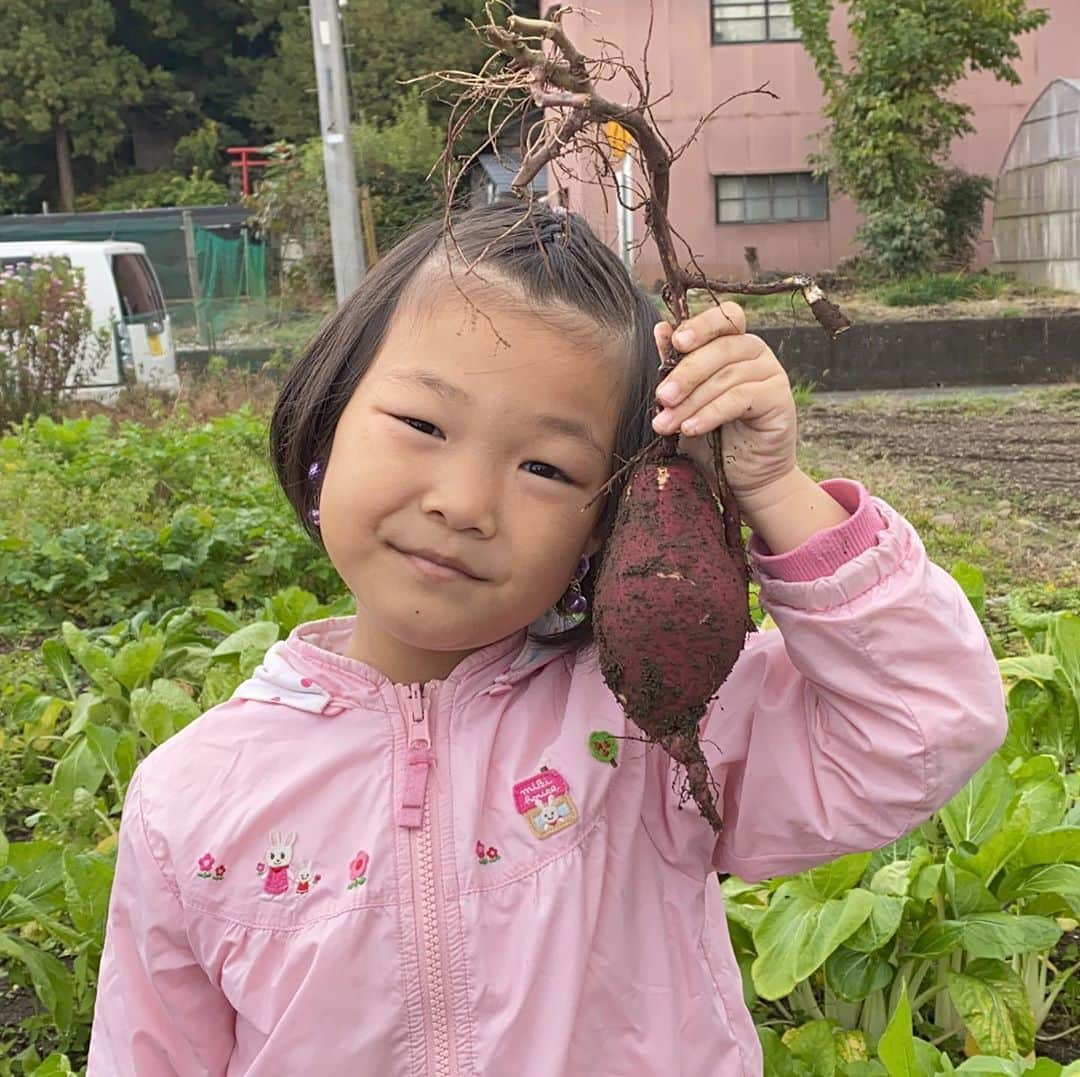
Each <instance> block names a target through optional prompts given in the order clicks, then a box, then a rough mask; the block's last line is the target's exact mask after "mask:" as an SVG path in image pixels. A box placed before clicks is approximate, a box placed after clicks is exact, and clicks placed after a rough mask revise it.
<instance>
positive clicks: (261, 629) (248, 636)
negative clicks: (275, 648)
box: [213, 621, 278, 658]
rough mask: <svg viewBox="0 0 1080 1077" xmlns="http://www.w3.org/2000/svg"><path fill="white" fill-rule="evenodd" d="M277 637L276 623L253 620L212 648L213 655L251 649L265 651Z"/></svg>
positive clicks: (239, 652)
mask: <svg viewBox="0 0 1080 1077" xmlns="http://www.w3.org/2000/svg"><path fill="white" fill-rule="evenodd" d="M277 638H278V626H277V625H276V624H273V623H272V622H270V621H255V622H253V623H252V624H249V625H245V626H244V627H243V628H241V629H239V630H238V631H236V632H233V633H232V635H230V636H227V637H226V638H225V639H223V640H222V641H221V642H220V643H219V644H218V645H217V646H216V647H215V648H214V651H213V655H214V657H215V658H221V657H222V656H223V655H229V654H243V653H245V652H247V651H251V650H258V651H260V652H265V651H266V650H267V648H268V647H270V645H271V644H273V643H276V642H277Z"/></svg>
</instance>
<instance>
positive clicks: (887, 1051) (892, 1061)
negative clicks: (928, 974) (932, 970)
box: [878, 984, 922, 1077]
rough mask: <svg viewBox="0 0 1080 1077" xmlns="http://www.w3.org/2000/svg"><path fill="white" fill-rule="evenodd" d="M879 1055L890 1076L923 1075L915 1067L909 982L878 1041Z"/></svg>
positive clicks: (917, 1076) (910, 1076) (919, 1076)
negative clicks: (908, 990) (908, 991)
mask: <svg viewBox="0 0 1080 1077" xmlns="http://www.w3.org/2000/svg"><path fill="white" fill-rule="evenodd" d="M878 1057H879V1058H880V1059H881V1061H882V1062H883V1063H884V1064H885V1069H886V1070H888V1073H889V1077H922V1075H921V1074H920V1072H919V1070H917V1069H916V1068H915V1037H914V1036H913V1034H912V1031H911V1004H910V1002H909V1001H908V993H907V984H904V986H903V989H902V990H901V992H900V1000H899V1002H897V1004H896V1009H895V1010H894V1011H893V1015H892V1017H891V1018H889V1023H888V1025H886V1027H885V1031H884V1032H883V1033H882V1034H881V1039H880V1040H879V1041H878Z"/></svg>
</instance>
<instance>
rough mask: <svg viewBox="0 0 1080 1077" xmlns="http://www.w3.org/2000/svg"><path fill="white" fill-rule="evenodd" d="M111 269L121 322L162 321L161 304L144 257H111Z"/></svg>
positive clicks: (156, 285) (163, 302)
mask: <svg viewBox="0 0 1080 1077" xmlns="http://www.w3.org/2000/svg"><path fill="white" fill-rule="evenodd" d="M112 267H113V279H114V280H115V281H116V290H117V291H118V292H119V293H120V307H121V310H122V312H123V315H124V317H125V318H146V317H153V318H162V317H164V315H165V300H164V299H163V298H162V295H161V289H160V288H159V287H158V282H157V277H155V276H154V270H153V268H152V267H151V265H150V262H149V261H148V260H147V258H146V256H145V255H142V254H114V255H113V258H112Z"/></svg>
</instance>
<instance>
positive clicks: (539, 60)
mask: <svg viewBox="0 0 1080 1077" xmlns="http://www.w3.org/2000/svg"><path fill="white" fill-rule="evenodd" d="M496 4H498V5H499V7H500V10H508V9H507V8H506V5H505V4H501V3H500V0H488V2H487V4H486V5H485V12H486V15H487V18H488V22H487V24H485V25H483V26H475V27H474V28H475V29H476V31H477V33H478V34H479V35H480V36H481V37H483V38H484V39H485V40H486V41H487V42H488V44H489V45H491V46H492V48H493V49H494V50H495V51H494V54H493V56H492V57H490V58H489V60H488V61H487V62H486V63H485V64H484V65H483V67H482V69H481V72H480V74H479V75H475V76H474V75H469V74H464V73H462V72H453V71H444V72H439V73H438V74H437V75H436V76H434V77H437V78H441V79H443V80H444V81H448V82H451V83H454V84H456V85H458V86H460V87H462V88H463V89H462V93H461V94H460V96H459V99H458V102H457V103H455V113H454V114H455V115H458V109H459V107H460V108H461V109H462V110H463V116H464V118H463V119H460V118H459V122H458V123H457V124H456V129H457V131H460V130H461V129H462V128H463V125H464V123H466V122H468V120H469V118H470V117H471V116H473V115H474V114H475V112H476V110H477V109H479V108H481V107H483V106H484V104H489V107H490V109H491V116H493V115H494V113H495V111H496V110H497V109H498V108H499V107H500V106H505V104H506V102H508V101H511V100H514V99H515V97H517V96H519V95H520V96H521V97H523V98H525V99H531V101H532V102H533V104H535V105H536V106H537V107H539V108H541V109H544V110H545V111H546V112H547V115H546V116H545V119H544V120H543V121H542V122H541V123H539V124H538V125H537V126H536V128H534V129H531V130H530V132H529V136H528V139H525V138H524V137H523V138H522V160H521V166H520V167H519V168H518V170H517V172H516V174H515V175H514V178H513V180H512V182H511V189H512V190H513V192H514V193H515V194H516V195H518V196H519V197H520V198H522V200H523V202H528V201H530V200H531V186H530V185H531V183H532V180H533V179H534V178H535V177H536V175H537V174H538V173H539V172H540V170H541V169H542V168H544V167H545V166H548V165H550V166H551V167H552V170H553V172H554V171H555V169H556V167H561V169H562V171H563V172H564V174H566V175H571V176H572V175H573V173H572V172H571V170H570V169H569V168H568V167H567V165H566V163H565V160H564V159H565V158H566V157H567V156H568V155H571V154H575V153H581V154H583V155H584V156H585V158H586V159H591V160H593V161H599V164H598V166H597V171H598V173H599V174H604V173H607V174H608V175H612V174H613V170H612V168H611V164H610V161H609V160H608V156H607V154H606V153H605V152H604V150H603V148H602V142H601V138H600V137H599V129H600V128H601V127H602V125H603V124H605V123H607V122H608V121H611V120H614V121H616V122H617V123H619V124H621V125H622V126H623V127H624V128H626V129H627V130H628V131H629V132H630V134H631V135H632V136H633V140H634V147H633V149H632V151H631V150H628V151H627V152H634V153H635V154H636V156H637V157H638V159H639V161H640V162H641V165H642V168H643V171H644V173H645V188H644V190H643V191H642V192H641V202H640V203H639V205H640V206H641V208H643V209H644V213H645V224H646V229H647V231H648V233H649V234H651V236H652V238H653V241H654V242H655V244H656V249H657V252H658V254H659V256H660V264H661V266H662V267H663V272H664V278H665V282H666V283H665V284H664V287H663V289H662V291H663V297H664V300H665V302H666V303H667V304H668V307H669V308H670V310H671V312H672V314H673V315H674V317H675V319H676V321H677V322H682V321H685V320H686V319H687V318H689V316H690V308H689V301H688V296H687V293H688V292H689V291H690V290H691V289H695V288H696V289H704V290H706V291H708V292H709V293H710V295H712V296H713V298H714V300H716V301H717V302H719V300H718V299H717V296H718V294H724V293H727V294H734V295H771V294H775V293H780V292H790V293H792V294H794V293H796V292H798V293H800V294H801V295H802V296H803V298H804V299H805V300H806V302H807V304H808V305H809V306H810V309H811V311H812V312H813V314H814V317H815V318H816V319H817V320H818V322H819V323H820V324H821V325H822V326H823V327H824V328H825V330H826V331H827V332H828V333H829V335H830V336H831V337H834V338H835V337H836V336H838V335H839V334H840V333H842V332H844V331H845V330H846V329H848V328H849V327H850V324H851V323H850V322H849V321H848V320H847V318H846V317H844V315H843V313H842V312H841V311H840V309H839V308H838V307H837V306H836V305H835V304H833V303H831V302H830V301H829V300H828V299H827V298H826V297H825V294H824V293H823V292H822V290H821V289H820V288H819V287H818V285H817V284H816V283H815V281H814V280H813V278H812V277H809V276H805V275H802V274H797V275H793V276H790V277H785V278H784V279H783V280H779V281H774V282H771V283H768V284H761V283H756V282H748V283H743V282H736V281H722V280H715V279H713V278H710V277H709V276H707V275H706V273H705V272H704V271H703V270H702V267H701V266H700V265H699V264H698V261H697V258H696V256H695V255H694V253H693V251H692V250H691V249H690V247H689V244H687V243H686V241H685V240H684V239H683V238H682V237H681V236H679V235H678V233H677V232H676V231H675V229H674V228H673V227H672V225H671V221H670V218H669V216H668V199H669V193H670V173H671V165H672V163H673V162H674V161H675V160H677V159H678V158H679V157H680V156H681V155H682V153H683V152H684V151H685V150H686V148H687V146H688V145H689V144H690V143H691V142H693V140H694V139H695V138H696V137H697V135H698V134H699V133H700V131H701V130H702V128H703V127H704V126H705V124H707V123H708V122H709V120H710V119H712V117H713V116H715V115H716V113H717V112H718V111H719V110H720V109H722V108H723V107H724V106H725V105H727V104H730V102H732V101H734V100H736V99H737V98H740V97H744V96H747V95H750V94H762V95H765V96H768V97H773V98H776V96H777V95H776V94H775V93H773V92H772V91H771V90H770V89H768V84H767V83H763V84H762V85H760V86H758V87H756V88H755V89H752V90H742V91H739V92H738V93H734V94H732V95H731V96H729V97H728V98H726V99H725V100H724V101H721V102H720V104H718V105H716V106H715V107H714V108H712V109H710V110H709V111H708V112H707V113H706V114H705V115H704V116H702V117H701V118H700V119H699V120H698V122H697V124H696V126H695V128H694V130H693V132H692V133H691V135H690V138H689V139H688V140H687V141H686V142H685V143H683V145H681V146H680V147H679V148H678V149H673V148H672V146H671V144H670V143H669V142H668V141H667V139H666V138H664V136H663V135H662V133H661V132H660V128H659V125H658V124H657V123H656V120H655V116H654V114H653V111H652V110H653V106H654V105H655V104H656V101H655V100H650V94H651V86H650V78H649V69H648V60H647V47H648V41H651V38H652V26H653V8H652V4H651V3H650V5H649V11H650V17H649V32H648V38H647V43H646V56H645V57H643V59H642V68H643V71H644V78H642V77H641V76H639V75H638V73H637V72H636V71H635V70H634V69H633V68H632V67H630V66H629V65H628V64H627V63H626V62H625V60H624V58H623V57H622V54H621V53H620V52H618V50H617V49H614V47H613V46H612V48H613V49H614V55H611V56H609V55H608V54H607V53H606V52H605V51H604V49H605V48H606V47H607V46H609V45H610V43H609V42H606V41H603V40H600V41H599V44H600V46H601V54H600V56H599V57H589V56H586V55H585V54H584V53H582V52H581V51H580V50H579V49H578V47H577V46H576V45H575V44H574V43H573V42H572V41H571V40H570V38H569V36H568V35H567V33H566V31H565V30H564V28H563V25H562V20H563V17H564V16H565V15H567V14H568V13H570V12H572V11H573V10H574V9H573V8H569V7H560V8H555V9H553V10H552V11H551V12H550V13H549V16H548V17H547V18H540V19H532V18H524V17H522V16H519V15H514V14H510V15H509V16H508V17H507V19H506V24H505V26H502V25H499V24H498V23H497V22H496V19H495V15H494V10H495V6H496ZM545 46H547V47H548V49H547V51H545ZM496 58H500V59H501V63H502V66H501V67H500V66H499V65H498V64H497V63H496V62H495V61H496ZM617 74H622V75H624V76H625V77H627V78H628V80H629V81H630V83H631V85H632V86H633V87H634V89H635V91H636V93H637V101H636V102H617V101H613V100H610V99H608V98H607V97H605V96H603V95H602V94H601V93H600V92H598V90H597V83H598V82H602V81H608V80H610V79H612V78H614V77H615V76H616V75H617ZM454 126H455V125H453V124H452V131H451V138H450V139H449V140H448V143H447V148H446V151H445V152H444V154H443V164H444V167H445V169H446V175H447V186H448V194H449V197H448V198H447V215H448V218H449V213H450V209H449V207H450V205H451V204H452V203H453V201H454V197H453V196H454V194H455V191H456V185H457V182H458V181H459V180H460V177H461V175H462V172H461V171H460V170H458V171H456V172H455V158H454V145H455V137H454V130H453V128H454ZM490 128H491V120H490V117H489V130H490ZM537 128H538V129H537ZM534 136H535V137H534ZM601 189H602V190H604V191H605V197H606V185H605V184H603V183H601ZM636 194H637V192H636V191H635V192H630V193H628V194H627V195H626V196H625V198H626V201H627V202H628V203H632V204H633V203H636V199H635V197H634V195H636ZM619 198H620V200H622V199H623V196H622V195H621V194H620V195H619ZM633 208H638V204H635V205H634V207H633ZM676 241H678V242H680V243H681V244H682V246H683V247H685V248H686V251H687V255H688V260H689V263H690V265H691V266H692V267H693V268H692V270H691V269H687V268H684V267H683V266H682V265H681V264H680V262H679V259H678V256H677V254H676ZM459 253H460V252H459ZM475 264H476V263H475V262H474V263H473V266H471V267H469V269H470V270H471V269H473V268H474V267H475ZM680 358H681V356H680V355H679V353H678V352H676V351H675V350H674V348H672V347H671V346H670V345H669V347H668V349H667V354H665V355H664V356H663V358H662V360H661V363H660V368H659V373H660V374H661V375H663V374H666V373H667V372H669V371H670V370H672V369H673V368H674V367H675V366H676V364H677V363H678V362H679V360H680ZM659 411H660V405H659V404H657V405H655V410H654V414H655V413H658V412H659ZM660 442H663V450H662V451H663V453H664V454H665V455H672V454H674V453H675V452H676V451H677V445H678V436H677V435H672V436H668V437H664V438H654V439H653V440H652V441H651V442H650V443H649V445H648V446H647V447H646V448H645V449H643V450H642V451H641V452H640V453H638V454H637V455H636V456H635V457H634V458H633V459H631V460H630V461H628V462H627V463H626V464H624V465H623V466H622V467H621V468H620V469H619V470H618V471H616V473H615V475H613V476H612V478H611V479H610V480H609V481H608V482H607V483H605V485H604V486H603V487H601V489H600V491H598V493H597V495H596V497H594V498H593V499H592V500H590V502H589V504H588V505H587V506H586V508H588V507H589V506H591V505H592V504H593V503H594V502H595V501H596V498H597V497H600V496H601V495H602V494H604V493H605V492H607V491H608V490H610V488H611V487H612V486H613V485H614V483H615V482H616V481H617V480H618V479H619V478H620V477H621V476H622V475H623V474H624V473H625V472H626V471H627V470H628V469H630V468H632V467H633V466H634V464H635V463H637V462H638V461H639V460H640V459H641V458H642V457H644V456H645V455H647V454H648V453H649V452H650V451H652V450H654V449H655V448H656V446H657V444H658V443H660ZM712 446H713V456H714V461H715V464H716V470H717V479H718V484H719V490H720V500H721V504H722V506H723V509H724V522H725V531H726V532H727V533H728V535H729V541H730V538H731V535H732V534H734V536H735V539H736V540H737V538H738V530H739V519H738V507H737V502H736V500H735V498H734V497H733V496H732V495H731V491H730V488H729V487H728V484H727V481H726V478H725V476H724V466H723V459H722V456H721V452H720V442H719V438H718V437H716V438H713V441H712Z"/></svg>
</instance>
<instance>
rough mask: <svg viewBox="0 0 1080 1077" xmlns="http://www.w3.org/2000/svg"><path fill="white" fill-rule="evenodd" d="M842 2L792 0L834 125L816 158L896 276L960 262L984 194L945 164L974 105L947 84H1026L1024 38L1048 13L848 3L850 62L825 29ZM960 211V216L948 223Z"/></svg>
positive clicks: (963, 1) (984, 5) (904, 2)
mask: <svg viewBox="0 0 1080 1077" xmlns="http://www.w3.org/2000/svg"><path fill="white" fill-rule="evenodd" d="M834 7H835V0H792V5H791V9H792V15H793V17H794V19H795V23H796V25H797V26H798V27H799V29H800V31H801V32H802V41H803V45H804V46H805V48H806V49H807V51H808V52H809V53H810V56H811V58H812V59H813V61H814V66H815V68H816V69H817V73H818V77H819V78H820V80H821V83H822V87H823V88H824V91H825V98H826V104H825V115H826V118H827V120H828V129H827V133H826V136H825V142H824V145H823V148H822V152H821V153H820V154H819V155H818V156H817V157H816V158H815V163H816V165H817V167H818V168H819V169H821V170H822V171H827V172H828V173H829V178H830V180H831V181H832V183H833V184H834V186H835V188H836V189H837V190H840V191H844V192H845V193H847V194H849V195H851V196H852V198H854V199H855V201H856V202H857V203H858V205H859V208H860V209H861V210H862V211H863V213H864V214H865V215H866V217H867V225H866V227H865V228H864V229H863V230H862V232H861V233H860V235H861V238H862V240H863V243H864V244H865V245H866V248H867V251H868V253H869V254H870V255H871V256H872V257H873V258H875V259H878V260H880V261H881V262H882V265H883V268H885V270H886V271H887V272H888V273H892V274H896V273H903V272H911V271H913V270H923V271H925V270H927V269H929V268H931V267H932V266H933V265H934V264H935V263H941V262H949V263H951V264H957V263H958V261H960V260H962V259H963V257H964V256H965V254H966V252H967V250H969V249H970V236H971V235H972V234H973V229H974V225H973V224H972V222H973V221H975V220H976V219H977V218H978V216H979V214H980V213H981V208H982V200H983V199H984V198H985V195H986V190H985V185H984V184H983V183H982V181H981V180H980V178H979V177H963V178H962V179H960V178H957V177H956V176H955V174H951V173H950V171H949V170H948V168H947V162H948V159H949V151H950V149H951V147H952V144H953V140H954V139H955V138H956V137H957V136H959V135H964V134H968V133H970V132H971V131H972V126H971V115H972V108H971V106H970V105H968V104H965V103H964V102H962V101H958V100H956V99H955V97H954V95H952V94H951V92H950V91H951V90H952V89H953V87H955V86H956V85H957V84H958V83H959V82H960V81H961V80H963V79H964V78H965V77H966V76H967V74H968V73H969V72H972V71H987V72H989V73H990V74H992V75H993V76H994V77H995V78H997V79H999V80H1001V81H1004V82H1010V83H1017V82H1019V80H1020V79H1019V75H1018V74H1017V72H1016V69H1015V67H1014V66H1013V64H1014V61H1016V60H1017V59H1018V58H1019V56H1020V46H1019V44H1018V42H1017V39H1018V38H1019V37H1020V36H1021V35H1023V34H1025V33H1028V32H1029V31H1031V30H1033V29H1035V28H1037V27H1039V26H1041V25H1042V24H1043V23H1044V22H1046V19H1047V17H1048V16H1047V13H1046V12H1045V11H1042V10H1038V9H1033V8H1032V6H1031V5H1030V4H1029V3H1028V0H980V2H979V3H972V2H971V0H850V2H849V3H848V4H847V5H846V8H845V10H846V13H847V18H848V26H849V29H850V33H851V37H852V39H853V47H852V49H851V51H850V59H845V61H844V62H842V61H841V59H840V56H839V53H838V50H837V47H836V43H835V42H834V41H833V40H832V38H830V36H829V32H828V27H829V19H830V16H831V15H832V13H833V9H834ZM976 202H978V205H977V206H976V205H975V203H976ZM952 209H960V210H961V211H962V217H961V219H960V220H957V221H948V220H945V219H943V218H942V216H941V214H942V213H944V214H946V215H947V214H948V213H949V212H950V211H951V210H952Z"/></svg>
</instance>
